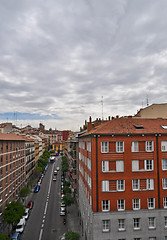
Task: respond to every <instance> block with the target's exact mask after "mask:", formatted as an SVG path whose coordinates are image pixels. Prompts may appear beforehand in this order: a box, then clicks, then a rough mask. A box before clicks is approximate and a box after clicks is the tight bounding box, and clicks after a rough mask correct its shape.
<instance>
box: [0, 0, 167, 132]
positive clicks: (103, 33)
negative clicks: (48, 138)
mask: <svg viewBox="0 0 167 240" xmlns="http://www.w3.org/2000/svg"><path fill="white" fill-rule="evenodd" d="M166 8H167V2H166V0H159V1H157V0H148V1H145V0H140V1H138V0H117V1H115V0H105V1H101V0H89V1H88V0H79V1H75V0H68V1H67V0H61V1H60V0H58V1H54V0H48V1H43V0H37V1H32V0H17V2H16V1H14V0H11V1H6V0H2V1H1V4H0V16H1V22H0V28H1V32H0V43H1V45H0V56H1V58H0V89H1V91H0V102H1V108H0V113H3V112H12V111H18V112H23V113H24V112H27V113H39V114H46V115H47V114H56V115H57V116H58V119H57V120H55V121H54V122H51V121H49V122H48V123H46V122H45V124H47V125H48V124H53V126H56V127H57V128H59V127H61V128H64V129H65V128H71V129H74V126H75V125H76V128H79V126H80V125H82V124H83V123H84V121H85V119H88V118H89V115H92V117H93V118H97V117H101V115H102V106H101V99H102V98H101V97H102V96H103V105H104V106H103V107H104V116H106V117H107V116H108V115H117V114H118V115H128V114H134V113H136V112H137V110H138V109H139V108H140V107H142V105H146V97H147V96H148V98H149V103H150V104H152V103H163V102H166V92H165V89H166V88H165V87H166V77H167V70H166V63H167V60H166V59H167V41H166V39H167V36H166V35H167V33H166V29H167V16H166ZM59 118H60V119H61V122H60V120H59ZM35 124H36V122H35ZM63 124H64V125H63ZM48 127H49V126H48ZM51 127H52V126H51Z"/></svg>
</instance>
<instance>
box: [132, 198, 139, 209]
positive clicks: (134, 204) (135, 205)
mask: <svg viewBox="0 0 167 240" xmlns="http://www.w3.org/2000/svg"><path fill="white" fill-rule="evenodd" d="M139 209H140V199H139V198H136V199H133V210H139Z"/></svg>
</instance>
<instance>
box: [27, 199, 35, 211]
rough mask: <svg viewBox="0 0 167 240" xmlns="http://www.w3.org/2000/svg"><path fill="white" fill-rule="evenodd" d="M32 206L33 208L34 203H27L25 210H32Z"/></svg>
mask: <svg viewBox="0 0 167 240" xmlns="http://www.w3.org/2000/svg"><path fill="white" fill-rule="evenodd" d="M33 206H34V202H33V201H29V202H28V204H27V207H26V208H29V209H30V210H31V209H32V208H33Z"/></svg>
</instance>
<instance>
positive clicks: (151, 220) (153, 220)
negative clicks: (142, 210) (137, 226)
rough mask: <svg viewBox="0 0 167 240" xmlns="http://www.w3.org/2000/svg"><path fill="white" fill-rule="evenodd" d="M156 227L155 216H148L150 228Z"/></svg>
mask: <svg viewBox="0 0 167 240" xmlns="http://www.w3.org/2000/svg"><path fill="white" fill-rule="evenodd" d="M155 227H156V222H155V217H149V218H148V228H149V229H153V228H155Z"/></svg>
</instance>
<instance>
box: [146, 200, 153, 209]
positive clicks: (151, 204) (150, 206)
mask: <svg viewBox="0 0 167 240" xmlns="http://www.w3.org/2000/svg"><path fill="white" fill-rule="evenodd" d="M147 201H148V202H147V203H148V209H154V208H155V198H148V200H147Z"/></svg>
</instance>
